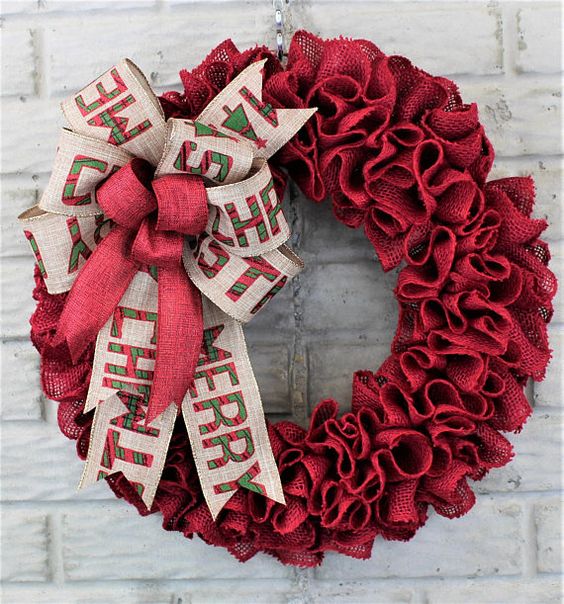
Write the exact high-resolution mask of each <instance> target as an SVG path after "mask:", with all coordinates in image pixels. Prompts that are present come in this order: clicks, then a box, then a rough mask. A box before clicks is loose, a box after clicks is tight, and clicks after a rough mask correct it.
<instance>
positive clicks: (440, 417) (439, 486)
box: [31, 32, 556, 566]
mask: <svg viewBox="0 0 564 604" xmlns="http://www.w3.org/2000/svg"><path fill="white" fill-rule="evenodd" d="M260 58H268V62H267V64H266V74H265V99H266V100H268V101H269V102H271V103H272V104H273V105H274V106H277V107H278V106H284V107H288V108H303V107H311V106H317V107H318V108H319V111H318V112H317V114H316V115H315V117H314V118H313V119H312V120H310V121H309V122H308V123H307V125H306V126H305V128H304V129H302V131H301V133H300V134H299V136H298V137H296V138H295V139H294V140H293V141H291V142H290V143H289V144H287V145H286V146H285V147H284V148H283V149H282V151H280V152H279V153H278V154H277V156H275V158H274V161H273V162H272V168H273V173H274V174H275V177H276V180H277V185H278V189H279V193H280V192H281V191H282V190H283V187H284V185H285V178H286V176H285V174H284V172H283V171H282V170H281V169H282V168H283V169H284V170H285V171H287V173H288V175H289V176H290V177H291V178H292V179H293V180H294V181H295V182H296V183H297V184H298V185H299V186H300V188H301V189H302V191H303V192H304V193H305V195H306V196H307V197H308V198H310V199H311V200H312V201H314V202H321V201H322V200H323V199H324V198H326V197H328V198H330V199H331V202H332V204H333V209H334V213H335V216H336V217H337V219H338V220H339V221H341V222H343V223H344V224H346V225H347V226H349V227H353V228H358V227H361V226H362V227H363V228H364V230H365V233H366V236H367V237H368V239H369V240H370V242H371V243H372V245H373V246H374V249H375V250H376V253H377V255H378V257H379V259H380V262H381V264H382V266H383V268H384V270H389V269H391V268H393V267H395V266H397V265H398V264H400V262H402V263H403V268H402V270H401V272H400V273H399V278H398V283H397V287H396V290H395V294H396V298H397V301H398V304H399V307H400V312H399V324H398V327H397V332H396V335H395V338H394V341H393V344H392V349H391V353H390V356H389V358H388V359H387V360H386V361H385V362H384V364H383V365H382V367H380V368H379V369H378V370H377V371H376V373H373V372H372V371H357V372H356V373H355V375H354V378H353V384H352V411H351V412H349V413H345V414H344V415H343V416H341V417H339V416H338V406H337V403H336V402H335V401H333V400H325V401H322V402H321V403H319V404H318V405H317V407H316V408H315V410H314V412H313V415H312V418H311V424H310V426H309V428H308V429H307V430H305V429H303V428H301V427H300V426H298V425H296V424H293V423H290V422H281V423H278V424H274V425H270V426H269V431H270V438H271V443H272V448H273V451H274V455H275V458H276V460H277V463H278V467H279V470H280V474H281V477H282V482H283V485H284V492H285V496H286V501H287V505H286V506H282V505H279V504H277V503H274V502H272V501H271V500H267V499H265V498H264V497H262V496H259V495H255V494H253V493H252V492H250V491H246V490H240V491H238V492H237V494H236V495H235V496H234V497H233V498H232V499H231V500H230V501H229V503H228V504H227V505H226V508H225V509H224V510H223V511H222V512H221V514H220V516H219V517H218V519H217V521H216V522H213V521H212V518H211V516H210V513H209V511H208V508H207V507H206V504H205V502H204V498H203V496H202V492H201V490H200V486H199V483H198V476H197V473H196V471H195V468H194V463H193V460H192V455H191V452H190V448H189V446H188V444H187V443H188V441H187V437H186V433H185V428H184V425H183V422H182V420H179V421H178V422H177V424H176V427H175V433H174V436H173V439H172V444H171V448H170V451H169V454H168V458H167V462H166V466H165V469H164V472H163V475H162V480H161V483H160V486H159V489H158V491H157V495H156V498H155V501H154V505H153V508H152V510H151V512H157V511H160V512H162V514H163V527H164V528H165V529H166V530H175V531H181V532H182V533H183V534H184V535H185V536H186V537H192V535H193V534H194V533H197V534H198V535H199V536H200V537H201V538H202V539H204V540H205V541H206V542H207V543H210V544H213V545H220V546H224V547H226V548H227V549H228V550H229V551H230V552H231V553H232V554H233V555H234V556H236V557H237V558H238V559H239V560H242V561H244V560H247V559H249V558H250V557H252V556H253V555H254V554H256V553H257V552H259V551H264V552H267V553H269V554H272V555H274V556H276V557H277V558H278V559H279V560H280V561H282V562H283V563H285V564H294V565H297V566H315V565H318V564H319V563H320V561H321V560H322V557H323V552H324V551H327V550H334V551H337V552H341V553H343V554H347V555H349V556H353V557H356V558H367V557H369V556H370V553H371V549H372V544H373V541H374V539H375V537H376V536H377V535H381V536H383V537H384V538H385V539H399V540H408V539H410V538H411V537H413V535H414V534H415V532H416V531H417V529H418V528H419V527H421V526H422V525H423V524H424V523H425V521H426V518H427V512H428V508H429V506H432V507H433V508H434V509H435V511H436V512H437V513H439V514H441V515H443V516H447V517H449V518H453V517H457V516H461V515H462V514H465V513H466V512H468V510H469V509H470V508H471V507H472V505H473V504H474V500H475V496H474V493H473V492H472V490H471V488H470V486H469V485H468V479H469V478H470V479H472V480H479V479H481V478H482V477H483V476H484V475H485V474H486V473H487V472H488V471H489V470H490V469H491V468H496V467H500V466H503V465H505V464H507V463H508V462H509V461H510V459H511V457H512V447H511V445H510V443H509V442H508V441H507V439H506V438H505V437H504V436H503V435H502V434H501V432H502V431H505V432H507V431H518V430H519V429H520V428H521V427H522V425H523V423H524V422H525V420H526V419H527V417H528V416H529V414H530V413H531V408H530V405H529V403H528V402H527V399H526V398H525V396H524V394H523V387H524V385H525V383H526V382H527V380H528V378H529V377H532V378H533V379H535V380H540V379H542V377H543V374H544V371H545V368H546V365H547V363H548V361H549V358H550V350H549V348H548V342H547V333H546V324H547V322H548V321H549V320H550V318H551V316H552V304H551V300H552V298H553V296H554V294H555V290H556V280H555V277H554V276H553V274H552V273H551V272H550V271H549V270H548V268H547V262H548V260H549V252H548V249H547V246H546V244H545V243H544V242H542V241H541V240H540V239H539V235H540V234H541V232H542V231H543V230H544V229H545V227H546V223H545V221H543V220H535V219H532V218H530V214H531V210H532V207H533V197H534V188H533V182H532V180H531V179H530V178H507V179H503V180H497V181H491V182H488V183H486V177H487V175H488V173H489V171H490V168H491V166H492V162H493V149H492V147H491V145H490V143H489V141H488V139H487V137H486V135H485V133H484V129H483V127H482V126H481V125H480V122H479V121H478V111H477V108H476V106H475V105H473V104H472V105H466V104H464V103H463V102H462V100H461V99H460V96H459V94H458V91H457V88H456V86H455V85H454V84H453V83H452V82H451V81H449V80H446V79H444V78H440V77H435V76H431V75H429V74H427V73H425V72H423V71H421V70H420V69H417V68H416V67H414V66H413V65H412V64H411V63H410V62H409V61H408V60H407V59H405V58H403V57H398V56H386V55H385V54H384V53H382V52H381V51H380V50H379V49H378V48H377V47H376V46H374V45H373V44H372V43H371V42H367V41H365V40H354V41H351V40H343V39H339V40H327V41H324V40H321V39H319V38H317V37H315V36H313V35H311V34H309V33H306V32H299V33H297V34H296V35H295V37H294V39H293V41H292V45H291V47H290V51H289V56H288V65H287V67H286V69H283V68H282V66H281V65H280V63H279V62H278V61H277V60H276V58H275V57H274V56H273V55H272V54H271V53H270V51H268V50H267V49H266V48H255V49H252V50H248V51H245V52H243V53H241V52H239V51H238V50H237V49H236V48H235V46H234V45H233V43H232V42H231V41H226V42H223V43H222V44H221V45H220V46H218V47H217V48H216V49H215V50H214V51H213V52H212V53H211V54H210V55H209V56H208V57H207V59H206V60H205V61H204V62H203V63H202V65H200V66H199V67H198V68H196V69H194V70H193V71H192V72H188V71H182V72H181V74H180V77H181V79H182V83H183V85H184V93H178V92H169V93H166V94H165V95H164V96H163V97H162V99H161V101H162V105H163V107H164V109H165V112H166V114H167V117H173V116H174V117H194V116H196V115H197V114H198V113H199V112H200V111H201V110H202V108H203V107H204V106H205V105H206V104H207V103H208V102H209V101H210V100H211V99H212V98H213V97H214V96H215V95H216V94H217V93H218V91H219V90H221V89H222V88H223V87H224V86H225V85H226V84H227V83H228V82H229V81H230V80H232V79H233V78H234V77H235V76H236V75H237V74H238V73H239V72H240V71H242V70H243V69H244V68H245V67H247V66H248V65H249V64H250V63H252V62H254V61H256V60H258V59H260ZM36 281H37V287H36V289H35V292H34V296H35V299H36V300H37V302H38V305H37V310H36V311H35V314H34V315H33V317H32V319H31V324H32V339H33V342H34V344H35V346H36V347H37V349H38V350H39V352H40V354H41V378H42V386H43V389H44V391H45V394H46V395H47V397H49V398H50V399H53V400H56V401H59V415H58V417H59V425H60V428H61V431H62V432H63V433H64V434H65V435H66V436H67V437H69V438H72V439H75V440H77V449H78V454H79V456H80V457H81V458H82V459H84V458H85V456H86V453H87V450H88V440H89V435H90V427H91V422H92V414H91V413H90V414H87V415H83V414H82V409H83V405H84V397H85V395H86V392H87V388H88V383H89V379H90V372H91V369H92V355H93V351H92V350H89V351H88V352H87V353H86V354H85V356H84V357H83V359H82V361H81V362H80V363H79V364H78V365H76V366H73V365H72V364H71V362H70V360H69V358H68V357H67V356H66V353H65V351H64V350H62V349H61V348H53V347H52V346H51V344H50V342H51V340H52V337H53V334H54V332H55V328H56V325H57V321H58V317H59V315H60V313H61V310H62V308H63V306H64V304H65V295H64V294H62V295H49V294H48V293H47V291H46V289H45V287H44V285H43V282H42V280H41V277H40V276H39V275H37V276H36ZM366 362H367V365H370V353H369V351H368V350H367V361H366ZM108 482H109V483H110V486H111V488H112V489H113V490H114V492H115V493H116V495H117V496H118V497H123V498H125V499H126V500H127V501H129V502H130V503H132V504H134V505H135V506H136V507H137V509H138V510H139V512H140V513H141V514H147V513H149V512H147V510H146V509H145V506H144V504H143V503H142V502H141V499H140V498H139V496H138V495H137V493H136V491H134V489H133V488H132V487H131V486H130V484H129V483H128V482H127V481H126V480H125V479H124V478H123V476H122V475H121V474H118V475H115V476H112V477H110V478H108Z"/></svg>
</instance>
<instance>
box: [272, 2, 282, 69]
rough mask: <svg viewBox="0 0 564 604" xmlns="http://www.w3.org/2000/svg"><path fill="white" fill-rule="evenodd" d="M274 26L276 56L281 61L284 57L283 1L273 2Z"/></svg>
mask: <svg viewBox="0 0 564 604" xmlns="http://www.w3.org/2000/svg"><path fill="white" fill-rule="evenodd" d="M272 5H273V7H274V26H275V28H276V54H277V56H278V60H279V61H282V59H283V58H284V55H285V48H284V0H273V1H272Z"/></svg>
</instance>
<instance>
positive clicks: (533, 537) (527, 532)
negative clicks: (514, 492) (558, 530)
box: [521, 501, 538, 577]
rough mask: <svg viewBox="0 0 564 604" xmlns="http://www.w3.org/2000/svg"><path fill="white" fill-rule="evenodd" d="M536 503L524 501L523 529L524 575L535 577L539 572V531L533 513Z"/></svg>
mask: <svg viewBox="0 0 564 604" xmlns="http://www.w3.org/2000/svg"><path fill="white" fill-rule="evenodd" d="M534 503H535V502H532V501H524V502H523V512H524V513H523V518H522V519H521V522H522V529H521V530H522V531H523V539H524V547H523V575H524V576H525V577H534V576H535V575H536V574H537V568H538V563H537V531H536V526H535V518H534V514H533V509H534Z"/></svg>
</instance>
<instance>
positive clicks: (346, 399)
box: [308, 331, 392, 410]
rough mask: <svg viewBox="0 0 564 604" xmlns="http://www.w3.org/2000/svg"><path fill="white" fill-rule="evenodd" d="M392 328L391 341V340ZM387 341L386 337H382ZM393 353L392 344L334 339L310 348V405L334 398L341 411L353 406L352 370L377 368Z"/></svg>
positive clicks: (314, 344)
mask: <svg viewBox="0 0 564 604" xmlns="http://www.w3.org/2000/svg"><path fill="white" fill-rule="evenodd" d="M391 334H392V332H391V331H390V340H391ZM382 339H383V340H385V339H386V338H382ZM389 353H390V346H389V343H363V344H357V345H350V344H339V343H338V342H337V343H335V341H334V340H329V341H326V342H315V343H313V344H310V345H309V347H308V360H309V362H308V368H309V372H308V373H309V393H308V400H309V404H310V408H313V406H314V405H316V404H317V403H318V402H319V401H320V400H322V399H324V398H334V399H335V400H337V401H338V402H339V403H340V404H341V408H342V410H348V409H350V406H351V392H352V390H351V388H352V378H353V373H354V372H355V371H357V370H362V369H370V370H372V371H376V370H377V369H378V367H380V365H381V364H382V363H383V362H384V360H385V359H386V358H387V356H388V355H389Z"/></svg>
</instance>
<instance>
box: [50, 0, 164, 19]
mask: <svg viewBox="0 0 564 604" xmlns="http://www.w3.org/2000/svg"><path fill="white" fill-rule="evenodd" d="M157 3H158V0H112V4H111V10H112V12H113V11H118V12H119V11H125V10H126V11H128V12H129V13H131V11H134V10H136V9H146V10H147V11H150V10H153V9H155V8H156V6H157ZM81 10H86V11H88V12H89V13H92V12H95V11H103V12H104V13H106V14H107V13H108V0H92V1H91V0H89V1H88V2H68V0H48V2H47V3H46V5H45V6H44V12H49V13H52V12H55V11H61V12H63V11H64V13H66V14H69V13H74V12H78V11H81ZM146 17H149V15H146ZM149 18H150V17H149Z"/></svg>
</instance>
